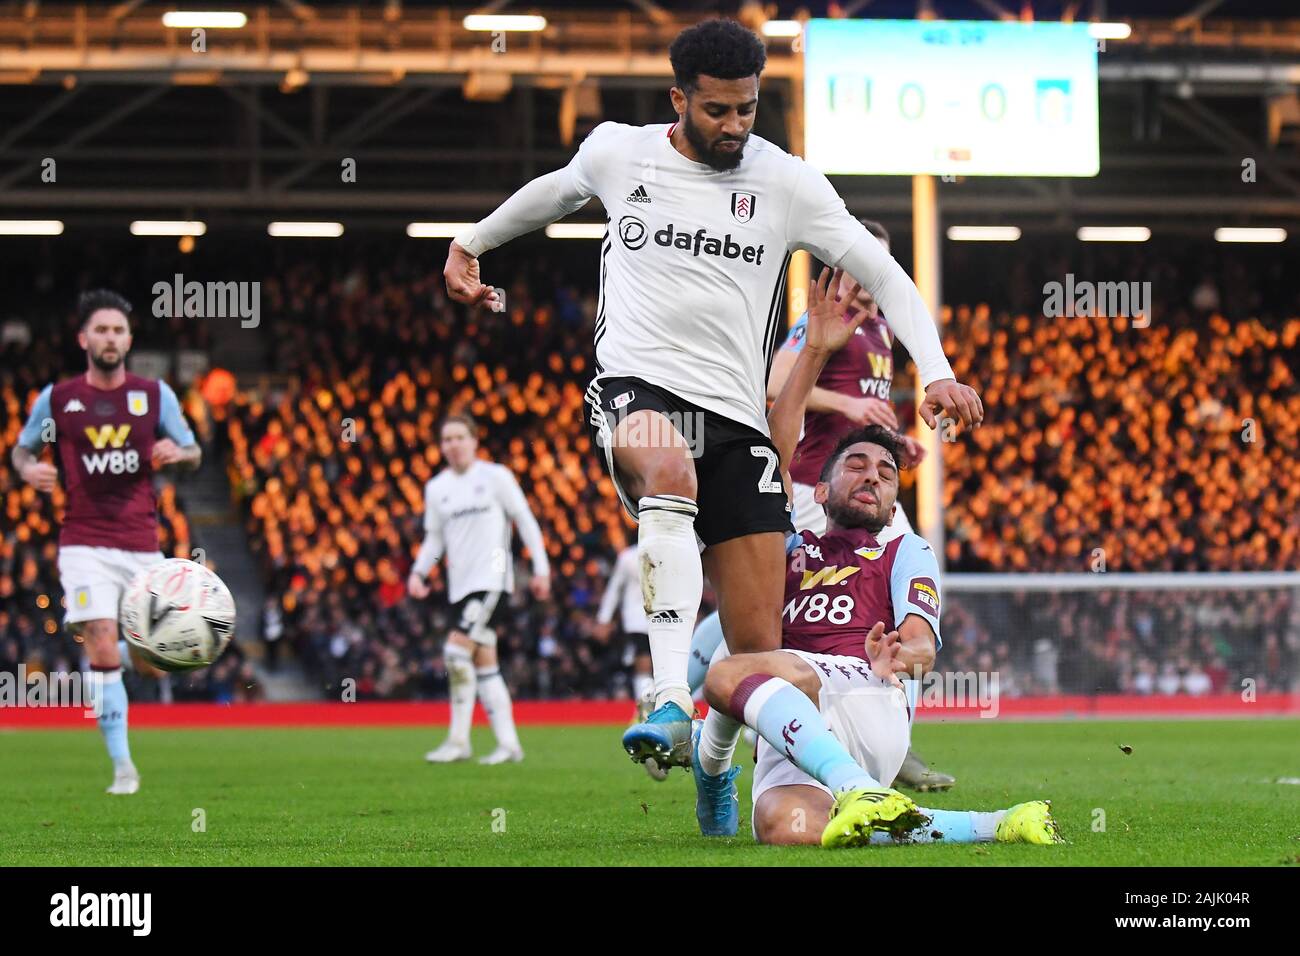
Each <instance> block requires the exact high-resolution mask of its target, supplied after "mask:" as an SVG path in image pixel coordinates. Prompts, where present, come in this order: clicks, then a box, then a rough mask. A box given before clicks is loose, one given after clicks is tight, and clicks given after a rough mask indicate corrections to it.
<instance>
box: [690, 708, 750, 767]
mask: <svg viewBox="0 0 1300 956" xmlns="http://www.w3.org/2000/svg"><path fill="white" fill-rule="evenodd" d="M744 726H745V725H744V724H742V723H740V722H739V721H738V720H736V719H735V718H734V717H732V716H731V715H730V714H724V713H723V712H722V711H720V710H718V709H717V708H716V707H710V708H709V713H708V714H707V715H706V716H705V718H704V729H703V730H701V731H700V766H701V767H702V768H703V769H704V772H705V773H707V774H708V775H709V776H710V777H716V776H717V775H718V774H720V773H725V772H726V771H727V770H729V769H730V768H731V758H732V756H733V755H734V754H735V752H736V744H737V743H738V742H739V741H740V732H741V730H742V729H744Z"/></svg>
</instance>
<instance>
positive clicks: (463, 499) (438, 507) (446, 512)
mask: <svg viewBox="0 0 1300 956" xmlns="http://www.w3.org/2000/svg"><path fill="white" fill-rule="evenodd" d="M512 523H513V524H514V526H515V527H517V528H518V529H519V537H520V538H522V539H523V542H524V544H525V545H527V546H528V553H529V555H530V556H531V558H532V563H533V574H541V575H548V574H550V563H549V561H548V560H547V557H546V547H545V545H544V544H543V542H542V529H541V528H540V527H539V526H538V524H537V519H536V518H534V517H533V513H532V511H531V510H530V509H529V507H528V499H526V498H525V497H524V492H523V489H521V488H520V487H519V482H517V481H516V480H515V476H514V475H513V474H511V473H510V469H509V468H507V467H505V465H498V464H496V463H494V462H490V461H483V460H481V459H479V460H476V461H475V462H474V463H473V464H472V465H470V466H469V467H468V468H467V469H465V471H463V472H459V473H458V472H457V471H456V470H455V469H453V468H445V469H443V470H442V471H441V472H439V473H438V474H436V475H434V476H433V477H432V478H431V479H429V481H428V482H427V483H426V484H425V486H424V544H423V545H422V546H421V547H420V553H419V556H418V557H417V558H416V560H415V566H414V568H412V570H413V571H414V572H415V573H416V574H418V575H420V576H421V577H424V576H425V575H427V574H428V573H429V572H430V571H432V570H433V566H434V564H436V563H437V561H438V559H439V558H440V557H442V554H443V552H444V550H445V551H446V554H447V599H448V600H449V601H450V602H451V603H453V604H455V603H456V602H457V601H459V600H460V599H461V598H463V597H464V596H465V595H467V594H473V593H474V592H475V591H513V590H514V587H515V578H514V560H513V559H512V558H511V554H510V526H511V524H512Z"/></svg>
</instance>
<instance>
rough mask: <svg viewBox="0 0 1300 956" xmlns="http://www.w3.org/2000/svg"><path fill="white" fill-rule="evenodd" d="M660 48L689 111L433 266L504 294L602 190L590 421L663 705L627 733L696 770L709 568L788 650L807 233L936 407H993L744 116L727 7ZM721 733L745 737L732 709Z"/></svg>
mask: <svg viewBox="0 0 1300 956" xmlns="http://www.w3.org/2000/svg"><path fill="white" fill-rule="evenodd" d="M669 58H670V60H671V62H672V66H673V72H674V76H675V80H676V85H675V86H674V87H673V89H672V90H671V92H670V96H671V99H672V104H673V109H674V110H675V111H676V113H677V115H678V121H677V122H675V123H673V124H671V125H669V124H651V125H647V126H629V125H626V124H622V123H614V122H606V123H601V124H600V125H599V126H597V127H596V128H595V129H594V130H593V131H592V132H591V134H590V135H589V136H588V137H587V138H586V140H584V141H583V143H582V145H581V146H580V147H579V149H578V153H577V155H576V156H575V157H574V158H573V160H572V161H571V162H570V163H569V164H568V165H567V166H565V167H564V168H563V169H559V170H556V171H555V172H552V173H548V174H547V175H545V176H541V177H539V178H538V179H535V180H533V181H532V182H530V183H528V184H527V185H525V186H524V187H523V188H522V189H520V190H519V191H518V192H516V193H515V194H514V195H513V196H511V197H510V198H509V199H508V200H507V201H506V202H505V203H503V204H502V205H501V206H500V207H499V208H497V209H496V210H495V211H494V212H493V213H491V214H490V215H489V216H487V218H485V219H483V220H482V221H480V222H479V223H477V224H475V225H474V226H472V227H469V228H467V229H466V230H465V231H463V232H462V233H461V234H459V235H458V236H457V237H456V238H455V240H454V241H453V242H452V244H451V249H450V251H449V253H448V257H447V263H446V265H445V267H444V269H443V275H444V277H445V279H446V281H447V289H448V294H449V295H450V296H451V297H452V298H453V299H455V300H456V301H459V302H464V303H470V304H479V303H482V304H486V305H488V306H489V307H492V308H501V301H500V293H499V292H498V291H497V290H496V289H494V288H492V287H490V286H487V285H484V284H483V283H482V282H481V280H480V276H479V264H478V257H479V256H480V255H482V254H483V253H485V252H487V251H488V250H490V249H494V248H496V247H497V246H500V245H502V244H503V243H505V242H508V241H509V240H510V239H513V238H514V237H516V236H520V235H523V234H524V233H527V232H531V231H532V230H534V229H538V228H541V227H542V226H544V225H546V224H548V223H551V222H554V221H556V220H557V219H560V218H562V217H564V216H566V215H568V214H569V213H572V212H576V211H577V210H579V209H581V208H582V207H583V206H584V205H586V203H587V201H588V200H589V199H591V198H592V197H598V198H599V199H600V200H601V202H602V204H603V205H604V207H605V212H606V216H607V219H606V222H607V234H606V237H605V239H604V241H603V242H602V244H601V261H600V296H599V302H598V306H597V318H596V333H595V345H596V376H595V378H594V379H593V381H592V382H591V384H590V386H589V387H588V390H587V402H588V405H589V406H590V412H589V415H590V417H589V421H588V424H589V427H590V429H591V432H592V434H593V440H594V441H595V443H596V445H597V447H601V448H603V450H604V456H605V464H606V468H607V469H608V471H609V473H610V476H611V478H612V479H613V482H614V485H615V487H616V489H617V490H618V494H619V497H620V498H621V499H622V501H623V504H624V506H625V507H626V508H627V510H628V512H629V513H630V514H632V515H633V517H635V518H637V519H638V520H639V524H640V527H639V530H638V546H639V552H640V561H641V567H640V572H641V589H642V597H643V601H644V606H645V609H646V613H647V614H648V616H649V638H650V652H651V657H652V660H653V664H654V680H655V705H656V710H655V712H654V713H653V714H651V715H650V717H649V718H648V720H647V721H646V722H645V723H642V724H638V725H636V726H634V727H632V728H630V729H629V730H628V731H627V732H626V733H625V734H624V736H623V746H624V749H625V750H626V751H627V752H628V754H629V755H630V756H631V757H632V759H633V760H634V761H636V762H638V763H643V762H644V761H645V760H646V759H648V758H651V757H654V758H655V759H657V760H658V761H659V762H660V763H661V764H665V763H666V764H668V765H678V766H686V765H687V764H688V762H689V760H690V732H691V719H690V718H691V712H692V710H693V704H692V701H691V694H690V687H689V684H688V681H687V668H688V660H689V655H690V642H691V632H692V631H693V629H694V624H695V617H696V613H697V611H698V610H699V604H700V599H701V596H702V591H703V575H702V571H707V573H708V575H709V578H710V580H711V581H712V582H713V585H714V588H715V589H716V591H717V594H718V601H719V608H720V612H721V615H722V621H723V625H724V629H725V630H726V633H727V635H728V637H729V640H730V641H731V643H732V649H733V650H734V651H735V652H737V653H746V652H753V651H767V650H775V649H776V648H777V647H778V646H779V645H780V640H781V626H780V616H781V580H782V568H783V551H782V542H783V540H784V532H785V531H787V530H788V529H789V501H788V499H787V496H786V491H785V488H784V486H783V485H782V482H781V473H780V462H779V460H778V457H777V453H776V450H775V448H774V446H773V445H772V441H771V438H770V436H769V434H768V426H767V418H766V390H767V389H766V386H767V373H768V369H769V367H770V365H771V361H772V355H773V352H774V351H775V349H776V347H777V345H778V342H779V339H780V332H781V330H782V328H783V327H784V322H783V319H782V315H783V306H784V296H783V294H782V292H783V288H784V283H785V274H786V267H787V265H788V263H789V257H790V255H791V254H792V253H793V252H794V251H796V250H799V249H806V250H808V251H810V252H811V253H812V254H813V255H815V256H817V257H818V258H819V259H821V260H822V261H824V262H826V263H829V264H831V265H834V266H841V267H843V268H844V269H846V270H847V271H848V272H850V273H851V274H852V275H854V276H857V277H858V278H860V279H861V280H862V281H863V283H864V284H865V286H866V288H867V289H868V291H870V292H871V294H872V295H873V296H874V297H875V299H876V300H877V301H878V302H880V304H881V306H882V308H883V311H884V313H885V315H886V316H887V317H888V321H889V325H890V329H891V330H892V332H893V334H894V335H895V336H896V337H897V338H898V339H899V341H901V342H902V343H903V345H904V346H905V347H906V348H907V349H908V351H909V352H910V353H911V355H912V357H913V358H914V359H915V360H916V363H917V367H918V369H919V370H920V375H921V379H922V381H923V383H924V384H925V386H926V394H925V398H924V399H923V401H922V403H921V407H922V415H923V416H928V418H927V420H928V421H930V422H931V423H932V422H933V421H934V416H935V414H936V413H940V412H942V413H944V414H947V415H949V416H951V417H952V418H953V419H954V420H957V421H959V422H961V423H962V425H963V426H967V427H973V426H975V425H976V424H978V423H979V421H980V420H981V418H982V416H983V408H982V406H981V404H980V401H979V397H978V395H976V393H975V391H974V390H973V389H971V388H969V387H968V386H965V385H961V384H959V383H958V382H957V381H956V380H955V379H954V378H953V373H952V369H951V367H950V366H949V364H948V361H947V359H946V358H945V356H944V354H943V348H942V345H941V343H940V341H939V335H938V331H937V330H936V328H935V325H934V322H933V320H932V318H931V317H930V315H929V313H928V311H927V310H926V307H925V304H924V302H923V301H922V300H921V297H920V295H919V293H918V292H917V291H916V287H915V286H914V285H913V284H912V281H911V279H909V278H908V276H907V274H906V273H905V272H904V271H903V270H902V268H901V267H900V266H899V265H898V263H897V262H895V261H894V260H893V258H891V257H890V255H889V254H888V253H887V252H886V251H885V250H884V249H883V248H882V246H881V245H880V243H879V242H877V241H876V240H875V238H873V237H872V236H871V235H870V234H869V233H868V232H867V231H866V229H864V228H863V226H862V224H861V223H859V222H858V221H857V220H856V219H854V218H853V217H852V216H851V215H850V214H849V212H848V210H847V209H845V207H844V202H843V200H842V199H840V198H839V196H838V195H837V194H836V193H835V190H834V188H833V187H832V186H831V184H830V182H829V181H828V180H827V179H826V177H825V176H824V175H823V174H822V173H820V172H819V171H817V170H816V169H814V168H813V167H811V166H809V165H808V164H806V163H804V162H803V161H802V160H801V159H799V158H797V157H794V156H791V155H790V154H788V153H786V152H785V151H784V150H782V149H780V148H779V147H777V146H775V145H774V144H772V143H770V142H768V141H766V140H764V139H762V138H761V137H758V136H755V135H752V133H751V132H750V130H751V129H752V127H753V124H754V118H755V115H756V110H757V107H758V86H759V74H760V73H761V72H762V70H763V67H764V65H765V63H766V53H765V51H764V48H763V41H762V40H761V39H759V38H758V37H757V36H756V35H755V34H753V33H752V32H751V31H749V30H747V29H745V28H744V27H742V26H740V25H739V24H738V23H735V22H734V21H729V20H707V21H705V22H703V23H700V24H697V25H695V26H693V27H690V28H688V29H686V30H684V31H682V33H681V34H679V35H678V37H677V38H676V39H675V40H674V41H673V44H672V46H671V48H670V50H669ZM697 539H698V540H697ZM700 545H703V555H702V556H701V551H700ZM723 730H724V731H725V733H726V734H728V735H730V738H731V745H732V746H733V747H734V741H735V739H736V738H737V737H738V736H739V734H740V730H741V726H740V724H738V723H736V722H734V721H731V722H729V724H728V725H727V726H726V727H724V728H723Z"/></svg>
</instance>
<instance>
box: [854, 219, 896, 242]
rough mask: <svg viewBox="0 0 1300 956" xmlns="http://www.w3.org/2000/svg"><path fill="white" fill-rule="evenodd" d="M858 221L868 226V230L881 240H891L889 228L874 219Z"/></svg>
mask: <svg viewBox="0 0 1300 956" xmlns="http://www.w3.org/2000/svg"><path fill="white" fill-rule="evenodd" d="M858 222H860V223H862V225H864V226H866V227H867V232H869V233H871V234H872V235H873V236H875V237H876V238H877V239H879V240H880V241H881V242H889V230H887V229H886V228H885V227H884V226H882V225H881V224H880V223H878V222H876V220H874V219H859V220H858Z"/></svg>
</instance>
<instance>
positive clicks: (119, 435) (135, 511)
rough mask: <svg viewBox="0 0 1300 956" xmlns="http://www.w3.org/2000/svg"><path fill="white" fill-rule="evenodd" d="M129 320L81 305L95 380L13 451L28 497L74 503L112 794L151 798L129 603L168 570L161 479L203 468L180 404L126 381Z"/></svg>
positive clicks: (68, 393) (85, 618)
mask: <svg viewBox="0 0 1300 956" xmlns="http://www.w3.org/2000/svg"><path fill="white" fill-rule="evenodd" d="M130 314H131V305H130V303H129V302H127V301H126V299H124V298H122V296H120V295H118V294H117V293H115V292H109V291H107V290H96V291H93V292H86V293H84V294H83V295H82V296H81V298H80V299H79V300H78V302H77V318H78V319H79V320H80V322H81V331H80V332H79V333H78V335H77V341H78V343H79V344H80V345H81V347H82V348H83V349H84V350H85V352H86V358H87V363H86V371H85V373H84V374H82V375H78V376H76V377H75V378H69V379H65V380H64V381H61V382H58V383H56V384H54V385H47V386H46V387H45V388H44V390H42V391H41V393H40V395H38V396H37V398H36V403H35V404H34V405H33V406H32V411H31V416H30V417H29V418H28V420H27V424H26V426H25V427H24V428H23V430H22V433H21V435H20V436H19V438H18V445H17V446H16V447H15V448H14V450H13V464H14V468H16V469H17V470H18V473H19V474H20V475H21V476H22V478H23V480H24V481H26V482H27V483H28V484H29V485H31V486H32V487H33V488H35V489H36V490H37V491H41V492H44V493H47V494H48V493H50V492H52V491H54V489H55V487H56V486H57V485H58V484H59V483H60V481H61V482H62V483H63V487H64V489H65V491H66V492H67V507H66V510H65V513H64V517H63V528H62V530H61V531H60V534H59V577H60V579H61V583H62V586H63V594H64V598H65V600H66V602H67V617H66V619H65V623H66V624H67V626H68V629H69V630H70V631H72V633H73V634H74V635H75V636H76V638H77V640H78V641H81V642H83V643H84V644H85V645H86V656H87V658H88V659H89V662H90V669H91V670H92V671H96V672H98V673H99V674H100V675H102V680H103V683H102V685H101V687H100V689H99V690H97V691H96V693H97V694H100V695H101V699H100V700H97V701H96V702H95V703H96V705H97V706H96V710H97V711H98V713H99V729H100V731H101V732H102V733H103V735H104V743H105V744H106V746H107V747H108V755H109V757H111V758H112V760H113V784H112V786H110V787H109V788H108V792H109V793H113V794H130V793H135V792H136V791H137V790H139V789H140V774H139V773H138V772H137V770H136V768H135V764H133V763H132V762H131V750H130V747H129V746H128V744H127V699H126V688H125V687H124V686H123V685H122V650H121V648H120V647H119V645H118V636H117V608H118V602H119V601H120V600H121V597H122V592H123V591H124V590H125V589H126V586H127V585H128V584H129V583H130V581H131V579H132V578H133V577H134V576H135V575H136V574H137V573H138V572H139V571H140V570H141V569H143V568H146V567H148V566H150V565H151V564H154V563H155V562H158V561H161V560H163V555H162V553H161V552H160V551H159V550H158V515H157V501H156V499H155V497H154V491H153V481H152V479H153V474H154V472H155V471H157V470H158V469H159V468H163V467H166V466H168V465H180V466H183V467H186V468H191V469H192V468H197V467H198V465H199V458H200V449H199V446H198V445H197V444H196V443H195V441H194V433H193V432H192V431H191V430H190V428H189V425H187V424H186V422H185V417H184V415H183V414H182V413H181V407H180V402H179V401H177V399H176V393H175V392H173V391H172V390H171V388H169V387H168V386H167V384H166V383H165V382H160V381H158V380H156V379H149V378H141V377H140V376H138V375H131V374H130V373H128V372H127V371H126V368H125V364H124V363H125V361H126V354H127V352H128V351H130V349H131V328H130V324H129V321H128V319H127V317H128V316H129V315H130ZM48 443H53V444H54V445H55V456H54V460H55V464H49V463H47V462H43V461H40V460H39V456H40V453H41V449H42V447H43V446H44V445H46V444H48Z"/></svg>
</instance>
